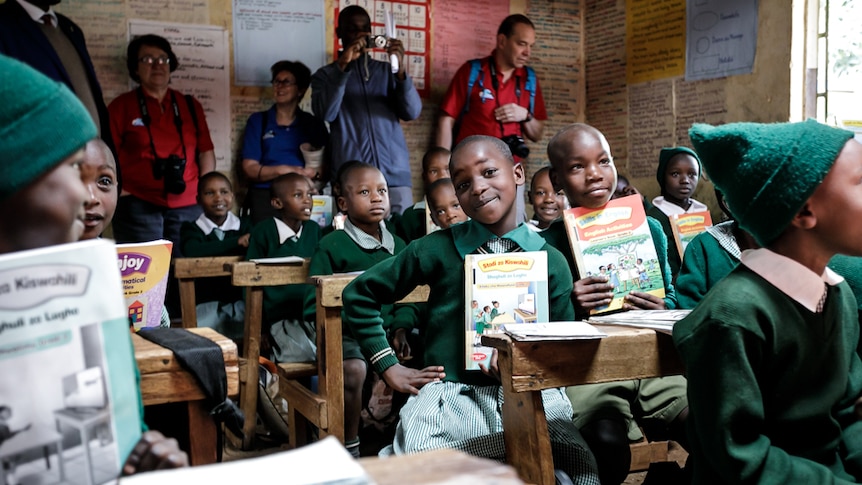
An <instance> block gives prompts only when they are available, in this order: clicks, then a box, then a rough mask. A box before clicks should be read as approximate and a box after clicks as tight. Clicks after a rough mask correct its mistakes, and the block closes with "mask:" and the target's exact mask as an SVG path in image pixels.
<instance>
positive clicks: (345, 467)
mask: <svg viewBox="0 0 862 485" xmlns="http://www.w3.org/2000/svg"><path fill="white" fill-rule="evenodd" d="M255 477H260V478H262V477H269V478H270V479H271V480H273V482H274V483H290V484H293V485H311V484H319V485H373V483H374V482H373V481H372V480H371V478H370V477H369V476H368V475H367V474H366V473H365V470H363V469H362V467H361V466H360V465H359V462H357V461H356V460H355V459H353V457H351V456H350V453H348V452H347V450H346V449H345V448H344V445H342V444H341V443H339V442H338V440H337V439H335V438H334V437H332V436H329V437H327V438H324V439H323V440H320V441H317V442H315V443H312V444H310V445H308V446H303V447H301V448H297V449H294V450H291V451H282V452H278V453H274V454H271V455H266V456H261V457H258V458H244V459H242V460H236V461H230V462H225V463H217V464H214V465H203V466H196V467H191V468H177V469H174V470H165V471H156V472H150V473H141V474H139V475H134V476H130V477H124V478H123V479H122V480H120V485H190V484H197V483H202V484H216V483H230V484H235V485H239V484H241V483H248V482H249V480H250V479H254V478H255ZM405 481H409V480H405Z"/></svg>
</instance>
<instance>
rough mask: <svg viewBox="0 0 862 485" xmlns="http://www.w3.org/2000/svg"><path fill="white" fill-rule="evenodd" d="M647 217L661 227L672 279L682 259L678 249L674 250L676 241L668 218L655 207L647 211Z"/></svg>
mask: <svg viewBox="0 0 862 485" xmlns="http://www.w3.org/2000/svg"><path fill="white" fill-rule="evenodd" d="M647 215H648V216H650V217H652V218H653V219H655V220H656V221H658V223H659V224H660V225H661V230H662V232H663V233H664V237H665V239H666V240H667V243H666V246H667V261H668V265H669V266H670V274H671V278H673V277H675V276H676V274H677V273H678V272H679V268H680V265H681V264H682V263H681V259H682V258H680V257H679V249H677V248H676V239H674V237H673V229H671V227H670V218H669V217H668V216H667V214H665V213H664V212H662V211H661V209H659V208H658V207H656V206H652V207H650V208H649V209H648V210H647Z"/></svg>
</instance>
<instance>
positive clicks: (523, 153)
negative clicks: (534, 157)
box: [501, 135, 530, 158]
mask: <svg viewBox="0 0 862 485" xmlns="http://www.w3.org/2000/svg"><path fill="white" fill-rule="evenodd" d="M501 140H503V143H505V144H506V146H508V147H509V150H510V151H511V152H512V155H515V156H516V157H519V158H527V157H528V156H530V147H528V146H527V144H526V143H525V142H524V139H523V138H521V137H520V136H518V135H509V136H504V137H503V138H501Z"/></svg>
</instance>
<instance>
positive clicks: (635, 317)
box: [589, 310, 691, 334]
mask: <svg viewBox="0 0 862 485" xmlns="http://www.w3.org/2000/svg"><path fill="white" fill-rule="evenodd" d="M689 313H691V310H629V311H627V312H621V313H613V314H611V315H601V316H592V317H590V319H589V321H590V323H596V324H600V325H624V326H627V327H638V328H651V329H653V330H655V331H656V332H662V333H666V334H671V333H672V332H673V325H674V324H675V323H676V322H678V321H679V320H682V319H683V318H685V317H687V316H688V314H689Z"/></svg>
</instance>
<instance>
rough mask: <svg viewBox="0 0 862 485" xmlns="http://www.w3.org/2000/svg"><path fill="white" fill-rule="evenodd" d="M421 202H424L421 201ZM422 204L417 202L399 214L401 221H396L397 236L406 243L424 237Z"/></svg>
mask: <svg viewBox="0 0 862 485" xmlns="http://www.w3.org/2000/svg"><path fill="white" fill-rule="evenodd" d="M423 202H425V201H424V200H423ZM423 202H417V203H416V204H413V205H412V206H410V207H408V208H407V210H405V211H404V213H403V214H401V219H399V220H398V227H397V230H398V236H399V237H400V238H401V239H403V240H405V241H406V242H408V243H409V242H410V241H413V240H415V239H419V238H420V237H422V236H424V235H425V229H426V228H425V205H424V204H423ZM417 206H420V207H417Z"/></svg>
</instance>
